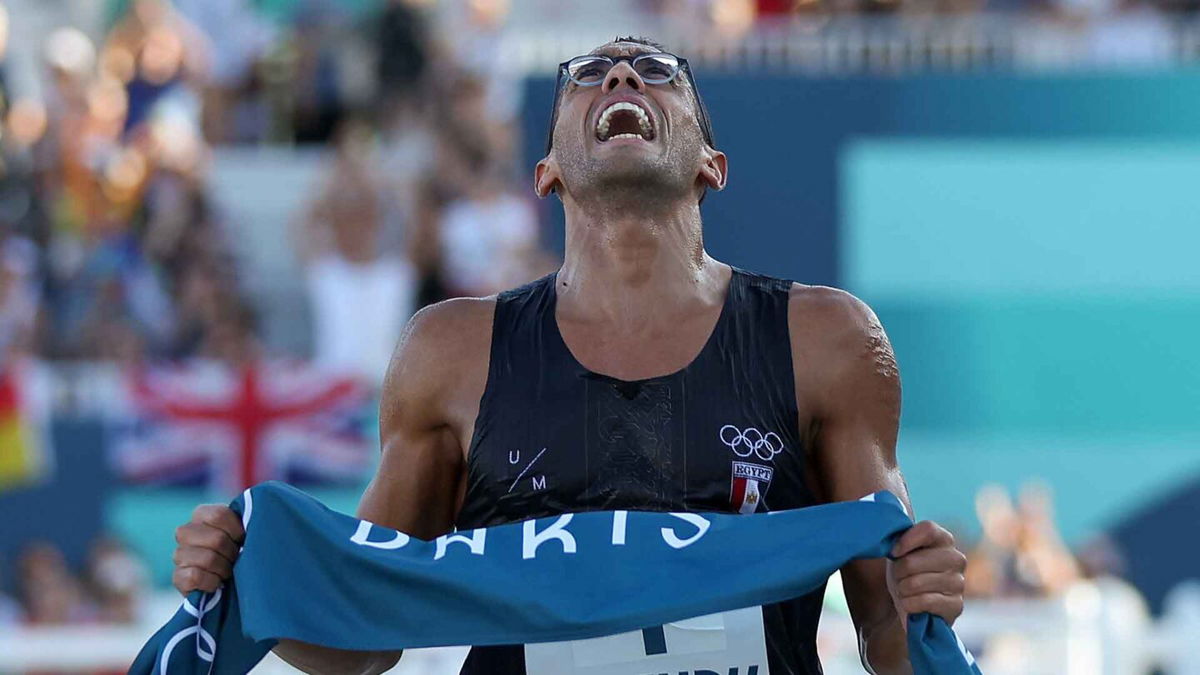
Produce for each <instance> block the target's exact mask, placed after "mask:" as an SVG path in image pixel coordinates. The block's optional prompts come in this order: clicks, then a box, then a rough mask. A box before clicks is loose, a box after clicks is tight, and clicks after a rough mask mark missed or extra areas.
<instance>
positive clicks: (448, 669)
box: [0, 581, 1200, 675]
mask: <svg viewBox="0 0 1200 675" xmlns="http://www.w3.org/2000/svg"><path fill="white" fill-rule="evenodd" d="M831 588H832V587H831ZM177 598H178V596H175V595H173V594H170V593H163V594H161V595H157V596H155V598H154V601H153V602H152V603H151V604H150V606H149V607H148V608H147V609H146V611H144V612H143V614H144V616H145V617H146V619H145V621H143V622H142V623H141V624H140V625H138V626H133V627H97V626H83V627H61V628H18V629H15V630H3V631H0V672H13V671H16V672H20V671H23V670H54V671H64V672H82V671H93V670H100V669H124V668H126V667H128V665H129V663H130V661H132V659H133V655H134V654H136V653H137V651H138V649H140V647H141V645H142V644H143V643H144V642H145V640H146V638H147V637H148V636H149V635H150V634H151V633H152V632H153V631H154V630H155V629H156V628H157V627H158V625H159V624H160V623H161V622H163V621H165V620H166V617H168V616H169V615H170V614H171V613H172V612H173V611H174V609H175V607H176V605H177V604H178V600H177ZM955 628H956V630H957V631H958V634H959V635H960V636H961V637H962V639H963V641H964V642H965V643H967V644H968V645H973V646H975V648H976V649H977V650H978V651H979V653H978V656H979V661H980V666H981V668H982V669H983V672H985V673H987V675H1016V674H1018V673H1019V674H1020V675H1042V674H1044V675H1144V674H1146V673H1149V672H1151V670H1152V669H1153V668H1158V669H1160V671H1161V672H1163V673H1165V675H1200V663H1197V660H1196V659H1195V657H1194V654H1193V651H1194V642H1195V641H1196V639H1197V638H1198V637H1200V581H1194V582H1187V583H1184V584H1181V585H1180V586H1179V587H1177V588H1176V589H1175V590H1174V591H1173V592H1172V594H1171V595H1170V596H1169V597H1168V599H1167V603H1166V613H1165V615H1164V617H1163V618H1162V619H1160V620H1158V621H1157V622H1152V621H1151V619H1150V616H1149V614H1148V613H1147V611H1146V607H1145V604H1144V603H1143V602H1142V600H1141V597H1140V596H1139V595H1138V594H1137V592H1136V591H1134V590H1133V589H1131V588H1130V587H1129V586H1127V585H1126V584H1124V583H1122V582H1118V581H1101V582H1098V583H1083V584H1079V585H1077V586H1075V587H1073V588H1072V589H1070V590H1069V591H1068V592H1067V593H1065V594H1063V595H1062V596H1061V597H1058V598H1052V599H1046V600H974V601H972V602H971V603H970V604H969V605H968V610H967V613H966V614H964V615H963V616H962V618H961V619H959V621H958V623H957V624H956V626H955ZM818 643H819V644H820V647H821V654H822V660H823V661H824V664H825V671H826V673H827V674H828V675H847V674H849V673H861V672H862V669H861V667H860V666H859V665H858V658H857V653H856V648H855V642H854V630H853V628H852V626H850V623H849V618H848V617H847V616H846V615H845V614H844V613H842V612H838V611H827V612H826V613H825V615H824V616H823V617H822V620H821V633H820V636H819V638H818ZM980 646H982V649H980V648H979V647H980ZM465 655H466V650H465V648H446V649H429V650H426V649H422V650H412V651H411V652H409V653H407V654H406V655H405V657H404V659H402V661H401V663H400V665H399V666H398V667H397V668H396V669H395V670H393V671H392V672H393V673H396V674H400V675H408V674H416V673H421V674H423V675H443V674H445V675H452V674H453V673H457V672H458V669H459V666H460V665H461V664H462V659H463V658H464V657H465ZM254 672H255V673H258V674H259V675H275V674H276V673H291V672H294V671H292V670H291V669H290V668H289V667H288V666H287V665H286V664H284V663H282V662H281V661H279V660H278V659H275V658H273V657H271V658H268V660H266V661H264V662H263V663H262V664H261V665H260V666H259V667H258V668H256V669H255V671H254Z"/></svg>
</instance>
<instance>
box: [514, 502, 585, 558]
mask: <svg viewBox="0 0 1200 675" xmlns="http://www.w3.org/2000/svg"><path fill="white" fill-rule="evenodd" d="M571 517H572V516H571V514H569V513H568V514H566V515H563V516H559V517H558V520H556V521H554V524H553V525H551V526H550V527H547V528H546V529H545V530H542V531H541V532H538V531H537V521H533V520H527V521H525V531H524V535H525V536H524V537H523V538H522V540H521V557H522V558H524V559H525V560H531V559H533V558H535V557H537V548H538V546H541V545H542V544H543V543H544V542H546V541H549V540H551V539H557V540H559V541H561V542H562V546H563V552H564V553H574V552H575V537H574V536H572V534H571V533H570V532H567V529H566V528H567V524H568V523H570V522H571Z"/></svg>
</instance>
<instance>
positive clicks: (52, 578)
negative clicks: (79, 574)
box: [17, 542, 93, 625]
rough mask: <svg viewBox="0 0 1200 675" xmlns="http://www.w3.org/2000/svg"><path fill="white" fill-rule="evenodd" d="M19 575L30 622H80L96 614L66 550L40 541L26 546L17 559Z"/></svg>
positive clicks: (20, 588) (19, 587)
mask: <svg viewBox="0 0 1200 675" xmlns="http://www.w3.org/2000/svg"><path fill="white" fill-rule="evenodd" d="M17 575H18V576H17V583H18V589H19V592H20V597H21V601H22V604H23V605H24V610H25V620H26V622H27V623H30V624H34V625H61V624H68V623H79V622H83V621H87V620H88V619H89V618H90V617H91V616H92V615H93V612H92V610H91V608H89V607H88V606H87V603H86V602H85V600H84V597H83V594H82V591H81V589H80V586H79V582H78V580H77V579H76V578H75V577H74V576H73V575H72V574H71V571H70V570H69V569H68V568H67V562H66V559H65V558H63V554H62V551H60V550H59V549H58V548H57V547H55V546H54V545H53V544H50V543H48V542H38V543H34V544H30V545H29V546H28V547H26V548H25V550H24V551H23V552H22V554H21V556H20V558H19V559H18V560H17Z"/></svg>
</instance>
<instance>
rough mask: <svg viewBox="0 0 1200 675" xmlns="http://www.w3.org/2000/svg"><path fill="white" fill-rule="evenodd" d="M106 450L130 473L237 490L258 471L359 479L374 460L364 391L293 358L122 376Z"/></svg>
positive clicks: (285, 476) (294, 479)
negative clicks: (121, 402) (121, 404)
mask: <svg viewBox="0 0 1200 675" xmlns="http://www.w3.org/2000/svg"><path fill="white" fill-rule="evenodd" d="M123 388H124V390H125V393H126V397H127V401H125V407H126V408H127V409H126V410H125V411H124V413H123V414H121V415H119V416H118V419H119V420H120V421H118V423H117V428H116V433H115V436H114V438H113V444H112V451H113V458H114V461H115V465H116V468H117V471H118V473H119V474H120V475H121V476H122V478H124V479H125V480H126V481H127V482H130V483H138V484H148V485H193V486H198V485H204V486H208V487H209V488H211V489H213V490H215V491H219V492H221V493H224V494H236V493H237V492H240V491H241V490H243V489H245V488H247V487H250V486H251V485H255V484H257V483H260V482H262V481H265V480H283V481H287V482H290V483H293V484H301V485H314V484H317V485H330V484H357V483H358V482H361V481H362V480H364V478H365V476H366V472H367V471H369V469H370V466H371V463H372V455H373V453H372V452H371V449H372V446H373V444H372V443H371V442H370V441H369V431H370V430H371V428H372V423H373V417H372V415H371V411H370V403H371V396H370V390H369V389H368V387H366V386H365V385H364V384H362V383H361V382H360V381H358V380H357V379H355V378H353V377H351V376H347V375H340V374H333V373H330V372H329V371H326V370H322V369H319V368H316V367H313V366H310V365H307V364H303V363H300V362H295V361H258V362H252V363H249V364H245V365H242V366H240V367H236V368H235V367H230V366H227V365H225V364H220V363H215V362H209V361H194V362H190V363H186V364H183V365H177V366H169V367H152V368H141V369H135V370H132V371H130V372H128V373H126V376H125V377H124V387H123Z"/></svg>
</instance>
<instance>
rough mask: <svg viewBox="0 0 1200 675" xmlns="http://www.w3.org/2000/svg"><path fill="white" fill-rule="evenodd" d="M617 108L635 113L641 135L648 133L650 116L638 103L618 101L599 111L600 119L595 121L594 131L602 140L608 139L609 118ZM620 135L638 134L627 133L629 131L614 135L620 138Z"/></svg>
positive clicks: (635, 135) (635, 136)
mask: <svg viewBox="0 0 1200 675" xmlns="http://www.w3.org/2000/svg"><path fill="white" fill-rule="evenodd" d="M618 110H628V111H630V112H632V113H633V114H634V115H636V116H637V119H638V126H639V127H640V128H641V131H642V136H649V135H650V129H651V127H650V117H649V116H648V115H647V114H646V111H645V110H644V109H643V108H642V107H641V106H640V105H637V104H635V103H630V102H629V101H618V102H616V103H614V104H612V105H610V106H608V107H607V108H605V109H604V112H602V113H600V119H599V120H598V121H597V123H596V132H597V133H598V134H599V135H600V138H601V139H602V140H608V123H609V119H610V118H611V117H612V114H613V113H615V112H617V111H618ZM622 137H633V138H637V137H639V136H638V134H629V133H625V134H618V135H617V136H615V138H622Z"/></svg>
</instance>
